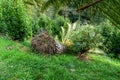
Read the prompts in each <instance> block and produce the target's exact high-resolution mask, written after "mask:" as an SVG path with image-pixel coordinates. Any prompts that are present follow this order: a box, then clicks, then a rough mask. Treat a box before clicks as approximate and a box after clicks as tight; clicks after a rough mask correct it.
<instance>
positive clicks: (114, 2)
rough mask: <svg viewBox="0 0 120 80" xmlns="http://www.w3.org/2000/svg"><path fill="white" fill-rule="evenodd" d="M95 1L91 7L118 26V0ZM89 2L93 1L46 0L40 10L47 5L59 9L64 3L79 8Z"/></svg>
mask: <svg viewBox="0 0 120 80" xmlns="http://www.w3.org/2000/svg"><path fill="white" fill-rule="evenodd" d="M96 1H98V2H99V4H96V5H95V6H94V7H93V8H97V9H98V10H100V12H101V13H102V14H103V15H104V16H105V17H106V18H107V19H109V20H110V21H111V22H112V23H113V24H114V25H115V26H116V27H118V28H120V0H94V2H96ZM91 2H92V3H93V0H48V1H47V2H46V3H45V4H44V5H43V6H42V11H44V10H46V9H47V8H48V7H49V6H54V7H55V8H56V9H60V8H61V7H63V6H66V5H67V6H69V5H72V7H74V8H76V10H79V9H78V8H81V7H82V6H83V5H89V4H91ZM91 6H93V5H91ZM70 7H71V6H70ZM86 8H88V7H86ZM86 8H84V9H86Z"/></svg>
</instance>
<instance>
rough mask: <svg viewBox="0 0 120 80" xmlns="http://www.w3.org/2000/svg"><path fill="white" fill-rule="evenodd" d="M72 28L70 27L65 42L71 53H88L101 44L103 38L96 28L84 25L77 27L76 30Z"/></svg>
mask: <svg viewBox="0 0 120 80" xmlns="http://www.w3.org/2000/svg"><path fill="white" fill-rule="evenodd" d="M70 28H71V29H70ZM72 28H73V27H69V31H68V32H67V36H66V39H65V40H64V43H65V44H66V45H67V47H68V50H69V51H72V52H75V53H78V52H80V53H86V52H87V51H88V50H90V49H91V48H95V47H97V46H98V45H100V44H101V43H100V41H102V37H101V35H100V34H99V33H98V30H97V29H96V28H95V27H93V26H91V25H84V26H80V27H77V28H76V29H75V30H74V29H72Z"/></svg>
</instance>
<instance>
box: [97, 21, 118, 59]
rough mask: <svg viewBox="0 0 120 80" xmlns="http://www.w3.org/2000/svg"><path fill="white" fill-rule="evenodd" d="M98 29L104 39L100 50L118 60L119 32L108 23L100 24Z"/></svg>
mask: <svg viewBox="0 0 120 80" xmlns="http://www.w3.org/2000/svg"><path fill="white" fill-rule="evenodd" d="M99 29H100V30H101V31H100V33H101V34H102V36H103V39H104V42H103V47H102V48H103V49H104V51H105V52H106V53H108V54H110V55H111V54H112V56H114V57H117V58H118V57H119V54H120V44H119V43H120V30H119V29H117V28H115V26H113V25H112V24H111V23H110V22H106V23H102V25H101V26H99Z"/></svg>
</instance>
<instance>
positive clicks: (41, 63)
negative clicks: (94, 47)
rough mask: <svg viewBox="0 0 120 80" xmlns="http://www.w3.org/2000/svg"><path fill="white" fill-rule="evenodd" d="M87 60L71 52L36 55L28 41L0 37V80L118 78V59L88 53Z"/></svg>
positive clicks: (107, 79)
mask: <svg viewBox="0 0 120 80" xmlns="http://www.w3.org/2000/svg"><path fill="white" fill-rule="evenodd" d="M89 57H90V59H91V60H90V61H87V62H85V61H80V60H79V59H77V58H76V57H75V56H73V55H69V54H62V55H52V56H50V55H38V54H35V53H33V52H31V50H30V43H29V42H21V43H18V42H13V41H11V40H9V39H7V38H4V37H0V80H119V79H120V61H119V60H115V59H111V58H109V57H107V56H104V55H98V54H90V55H89Z"/></svg>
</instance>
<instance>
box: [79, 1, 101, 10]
mask: <svg viewBox="0 0 120 80" xmlns="http://www.w3.org/2000/svg"><path fill="white" fill-rule="evenodd" d="M101 1H103V0H96V1H95V2H93V3H90V4H88V5H85V6H83V7H81V8H79V9H77V12H80V11H82V10H84V9H87V8H89V7H91V6H93V5H95V4H97V3H100V2H101Z"/></svg>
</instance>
